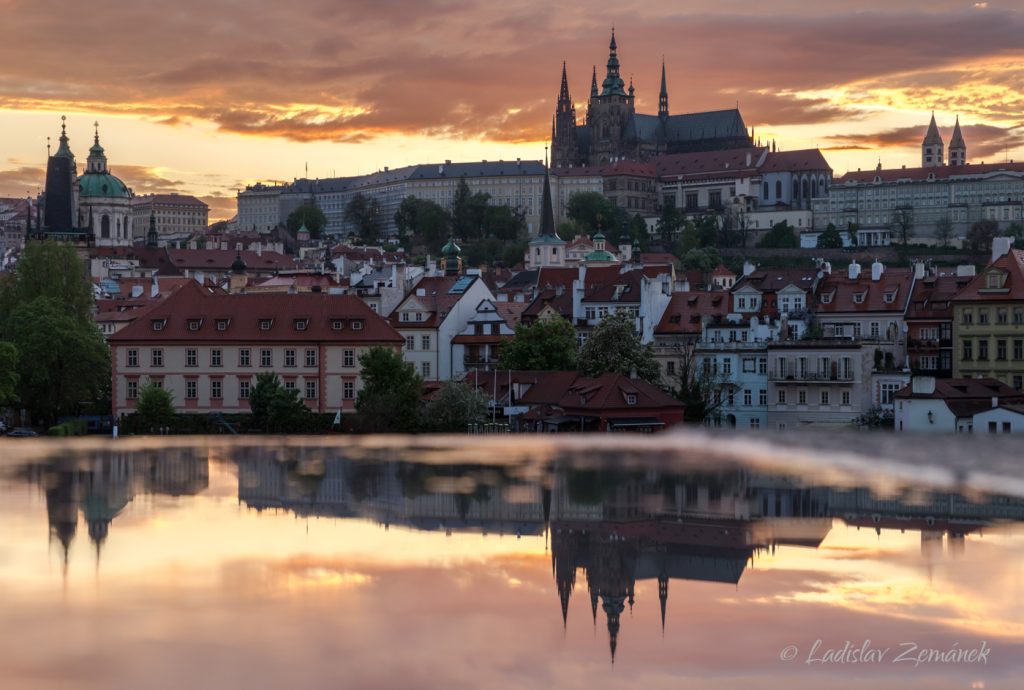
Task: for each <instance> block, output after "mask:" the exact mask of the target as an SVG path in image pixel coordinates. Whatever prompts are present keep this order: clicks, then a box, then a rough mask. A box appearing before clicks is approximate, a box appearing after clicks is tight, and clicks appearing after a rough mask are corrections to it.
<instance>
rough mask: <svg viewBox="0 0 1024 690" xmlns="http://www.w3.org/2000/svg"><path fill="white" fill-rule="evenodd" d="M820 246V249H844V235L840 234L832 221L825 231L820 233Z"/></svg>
mask: <svg viewBox="0 0 1024 690" xmlns="http://www.w3.org/2000/svg"><path fill="white" fill-rule="evenodd" d="M818 247H819V248H820V249H842V248H843V236H842V235H840V234H839V230H837V229H836V226H835V225H833V224H832V223H829V224H828V227H827V228H825V230H824V232H822V233H821V234H820V235H818Z"/></svg>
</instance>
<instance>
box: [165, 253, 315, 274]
mask: <svg viewBox="0 0 1024 690" xmlns="http://www.w3.org/2000/svg"><path fill="white" fill-rule="evenodd" d="M167 254H168V255H169V256H170V258H171V262H172V263H173V264H174V266H176V267H178V268H179V269H188V270H192V271H229V270H231V265H232V264H233V263H234V262H235V257H236V256H237V252H236V251H235V250H234V249H168V250H167ZM241 254H242V260H243V261H244V262H245V265H246V267H247V268H248V270H249V271H250V272H266V271H273V272H277V271H281V270H284V269H287V268H294V267H295V262H294V261H293V260H292V259H291V257H288V256H285V255H284V254H278V253H277V252H261V253H259V254H257V253H256V252H254V251H250V250H243V251H242V252H241Z"/></svg>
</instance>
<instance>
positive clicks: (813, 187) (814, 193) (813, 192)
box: [811, 178, 818, 199]
mask: <svg viewBox="0 0 1024 690" xmlns="http://www.w3.org/2000/svg"><path fill="white" fill-rule="evenodd" d="M816 196H818V181H817V180H815V179H814V178H811V198H812V199H813V198H814V197H816Z"/></svg>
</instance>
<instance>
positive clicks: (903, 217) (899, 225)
mask: <svg viewBox="0 0 1024 690" xmlns="http://www.w3.org/2000/svg"><path fill="white" fill-rule="evenodd" d="M889 228H890V230H891V231H892V233H893V234H894V235H896V238H897V239H898V240H899V243H900V246H901V247H903V249H904V250H906V248H907V244H908V243H909V241H910V238H911V237H912V236H913V235H914V209H913V208H911V207H909V206H902V207H900V208H897V209H894V210H893V212H892V222H891V223H890V224H889Z"/></svg>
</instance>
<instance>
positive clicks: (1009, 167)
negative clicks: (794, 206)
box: [834, 163, 1024, 184]
mask: <svg viewBox="0 0 1024 690" xmlns="http://www.w3.org/2000/svg"><path fill="white" fill-rule="evenodd" d="M1003 171H1006V172H1015V173H1024V163H987V164H985V163H983V164H980V165H978V164H968V165H943V166H938V167H933V168H886V169H884V170H877V169H876V170H857V171H856V172H848V173H846V174H845V175H843V176H842V177H839V178H837V179H836V180H835V182H834V184H846V183H847V182H857V183H865V182H874V181H875V178H876V177H878V178H881V181H882V182H899V181H901V180H907V181H910V182H919V181H922V180H927V179H929V177H928V176H929V175H934V176H935V177H934V179H936V180H948V179H951V178H956V177H964V176H970V175H987V174H989V173H995V172H1003Z"/></svg>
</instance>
